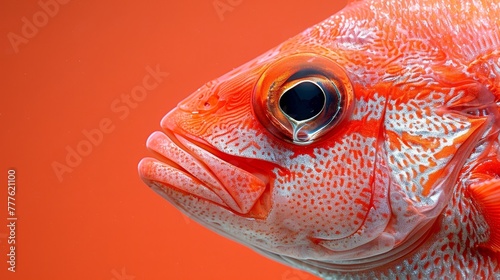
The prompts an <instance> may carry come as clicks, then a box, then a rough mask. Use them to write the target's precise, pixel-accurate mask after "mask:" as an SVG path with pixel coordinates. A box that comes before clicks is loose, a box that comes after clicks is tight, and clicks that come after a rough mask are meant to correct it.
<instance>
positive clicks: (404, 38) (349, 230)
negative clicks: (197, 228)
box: [138, 0, 500, 279]
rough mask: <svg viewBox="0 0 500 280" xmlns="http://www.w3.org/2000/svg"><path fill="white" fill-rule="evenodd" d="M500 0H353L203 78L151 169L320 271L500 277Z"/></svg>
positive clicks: (172, 122)
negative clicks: (221, 72)
mask: <svg viewBox="0 0 500 280" xmlns="http://www.w3.org/2000/svg"><path fill="white" fill-rule="evenodd" d="M499 89H500V1H498V0H493V1H491V0H472V1H465V0H353V1H350V2H349V3H348V5H347V6H346V7H345V8H344V9H342V10H341V11H339V12H338V13H335V14H334V15H332V16H331V17H329V18H328V19H326V20H324V21H323V22H320V23H319V24H317V25H314V26H312V27H310V28H308V29H306V30H305V31H303V32H302V33H300V34H298V35H296V36H295V37H292V38H290V39H288V40H286V41H284V42H283V43H281V44H280V45H278V46H276V47H274V48H272V49H271V50H269V51H268V52H265V53H264V54H262V55H260V56H258V57H257V58H255V59H253V60H251V61H249V62H247V63H245V64H243V65H242V66H240V67H238V68H235V69H233V70H232V71H229V72H228V73H227V74H225V75H223V76H221V77H219V78H216V79H214V80H212V81H209V82H208V83H206V84H204V85H202V86H201V87H200V88H199V89H198V90H196V91H195V92H194V93H192V94H191V95H189V96H188V97H187V98H186V99H185V100H183V101H181V102H180V103H179V104H178V105H177V106H176V107H175V108H173V109H172V110H171V111H170V112H169V113H167V114H166V115H165V116H164V118H163V119H162V120H161V123H160V124H161V128H162V129H161V130H159V131H155V132H153V133H152V134H151V135H150V136H149V138H148V140H147V142H146V145H147V148H148V149H149V150H151V151H152V152H153V154H154V155H153V156H149V157H145V158H143V159H142V160H141V161H140V163H139V165H138V172H139V175H140V177H141V178H142V180H143V181H144V182H145V183H146V184H147V185H148V186H149V187H150V188H151V189H152V190H153V191H155V192H156V193H158V194H159V195H160V196H162V197H163V198H165V199H166V200H167V201H169V202H170V203H171V204H173V205H174V206H175V207H177V208H178V209H179V210H180V211H182V212H183V213H185V214H186V215H188V216H189V217H191V218H192V219H194V220H195V221H197V222H199V223H200V224H202V225H204V226H206V227H207V228H209V229H211V230H213V231H215V232H217V233H219V234H221V235H223V236H225V237H228V238H230V239H233V240H235V241H236V242H239V243H241V244H244V245H245V246H248V247H250V248H252V249H254V250H255V251H257V252H259V253H261V254H262V255H264V256H267V257H270V258H272V259H274V260H277V261H279V262H282V263H285V264H287V265H290V266H292V267H295V268H298V269H301V270H304V271H307V272H309V273H312V274H314V275H316V276H318V277H321V278H323V279H445V278H449V279H492V278H496V279H498V278H500V265H499V260H500V227H499V226H498V225H499V224H500V162H499V161H500V157H499V151H500V143H499V135H500V134H499V133H500V91H499Z"/></svg>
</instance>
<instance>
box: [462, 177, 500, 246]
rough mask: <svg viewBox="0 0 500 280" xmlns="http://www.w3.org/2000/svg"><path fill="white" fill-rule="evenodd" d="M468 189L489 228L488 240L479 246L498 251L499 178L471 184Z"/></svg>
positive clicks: (499, 229)
mask: <svg viewBox="0 0 500 280" xmlns="http://www.w3.org/2000/svg"><path fill="white" fill-rule="evenodd" d="M469 190H470V191H471V194H472V197H473V198H474V201H475V202H476V204H477V206H478V207H479V209H480V211H481V212H482V214H483V217H484V219H485V221H486V223H487V224H488V226H489V228H490V236H489V240H488V241H486V242H485V243H483V244H481V246H483V247H487V248H490V249H491V250H493V251H495V252H500V179H497V178H496V179H490V180H485V181H483V182H479V183H474V184H471V185H470V186H469Z"/></svg>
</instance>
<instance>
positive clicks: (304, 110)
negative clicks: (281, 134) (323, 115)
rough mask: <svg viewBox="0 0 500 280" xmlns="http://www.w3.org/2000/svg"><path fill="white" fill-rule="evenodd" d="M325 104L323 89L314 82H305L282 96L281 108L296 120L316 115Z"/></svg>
mask: <svg viewBox="0 0 500 280" xmlns="http://www.w3.org/2000/svg"><path fill="white" fill-rule="evenodd" d="M324 104H325V95H324V94H323V91H322V90H321V89H320V88H319V87H318V86H317V85H316V84H314V83H311V82H303V83H300V84H297V85H295V86H294V87H292V88H291V89H289V90H288V91H286V92H285V93H284V94H283V95H282V96H281V98H280V107H281V110H282V111H283V112H284V113H285V114H287V115H288V116H289V117H291V118H293V119H294V120H296V121H303V120H307V119H310V118H312V117H314V116H316V115H317V114H318V113H319V112H321V109H323V105H324Z"/></svg>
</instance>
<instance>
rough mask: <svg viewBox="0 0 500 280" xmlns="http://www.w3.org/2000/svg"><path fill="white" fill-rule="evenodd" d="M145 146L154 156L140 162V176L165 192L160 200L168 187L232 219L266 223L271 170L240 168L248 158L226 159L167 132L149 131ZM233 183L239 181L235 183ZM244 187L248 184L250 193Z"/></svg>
mask: <svg viewBox="0 0 500 280" xmlns="http://www.w3.org/2000/svg"><path fill="white" fill-rule="evenodd" d="M181 134H182V135H181ZM146 146H147V148H148V149H149V150H150V151H152V152H153V153H154V154H155V157H154V158H151V157H148V158H144V159H142V160H141V162H140V163H139V166H138V169H139V174H140V176H141V178H142V180H143V181H144V182H145V183H146V184H147V185H149V186H150V187H151V188H152V189H153V190H155V191H156V192H163V193H160V195H162V196H164V197H165V193H164V191H162V190H164V188H163V187H166V188H169V189H173V190H176V191H181V192H183V193H186V194H189V195H193V196H196V197H198V198H200V199H203V200H205V201H208V202H211V203H213V204H216V205H218V206H219V207H222V208H226V209H228V210H230V211H232V212H233V213H234V214H238V215H246V216H250V217H253V218H264V217H265V216H267V214H268V213H269V210H270V207H271V206H270V204H271V200H270V188H271V185H272V184H271V180H272V173H271V172H270V171H269V170H270V169H268V170H267V172H266V171H263V170H259V169H253V168H250V169H249V168H245V167H248V166H247V165H246V164H240V162H241V161H252V159H247V158H243V157H239V156H234V155H229V154H227V153H224V152H222V151H220V150H218V149H217V148H215V147H213V146H211V145H210V144H209V143H207V142H206V141H203V140H202V139H197V138H196V137H195V136H191V135H189V134H186V133H184V132H182V131H180V132H178V131H177V132H174V130H171V129H167V128H164V131H163V132H160V131H156V132H153V133H152V134H151V135H150V136H149V138H148V140H147V143H146ZM259 161H260V160H259ZM236 165H238V166H236ZM221 166H222V167H221ZM239 166H242V167H241V168H240V167H239ZM229 171H230V172H229ZM237 178H240V179H242V181H236V180H235V179H237ZM237 182H243V183H242V184H236V183H237ZM244 183H248V185H249V186H250V189H251V190H250V191H248V190H247V189H245V188H246V186H245V184H244ZM159 186H162V187H159ZM243 192H246V193H244V194H242V193H243Z"/></svg>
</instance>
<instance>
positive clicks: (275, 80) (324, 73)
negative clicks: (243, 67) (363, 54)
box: [252, 53, 354, 145]
mask: <svg viewBox="0 0 500 280" xmlns="http://www.w3.org/2000/svg"><path fill="white" fill-rule="evenodd" d="M353 94H354V92H353V89H352V85H351V82H350V81H349V78H348V77H347V75H346V74H345V72H344V70H342V68H340V66H339V65H338V64H337V63H335V62H334V61H332V60H331V59H329V58H327V57H324V56H321V55H317V54H312V53H302V54H296V55H292V56H289V57H286V58H283V59H280V60H278V61H276V62H274V63H273V64H271V65H270V66H269V67H268V68H267V69H266V70H265V71H264V73H263V74H262V76H261V77H260V78H259V81H258V83H257V85H256V87H255V89H254V92H253V97H252V98H253V104H252V105H253V111H254V113H255V115H256V116H257V118H258V119H259V121H260V122H261V123H262V125H264V126H265V127H266V128H267V129H268V130H269V131H270V132H271V133H272V134H273V135H275V136H276V137H278V138H280V139H285V140H287V141H290V142H293V143H295V144H299V145H306V144H310V143H312V142H314V141H316V140H317V139H319V138H321V137H322V136H323V135H325V134H326V133H327V132H329V131H331V130H332V129H333V128H334V127H335V126H336V124H338V123H339V122H340V121H341V120H342V119H343V117H344V116H345V113H346V112H347V111H348V108H349V106H350V104H351V102H352V99H353Z"/></svg>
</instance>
